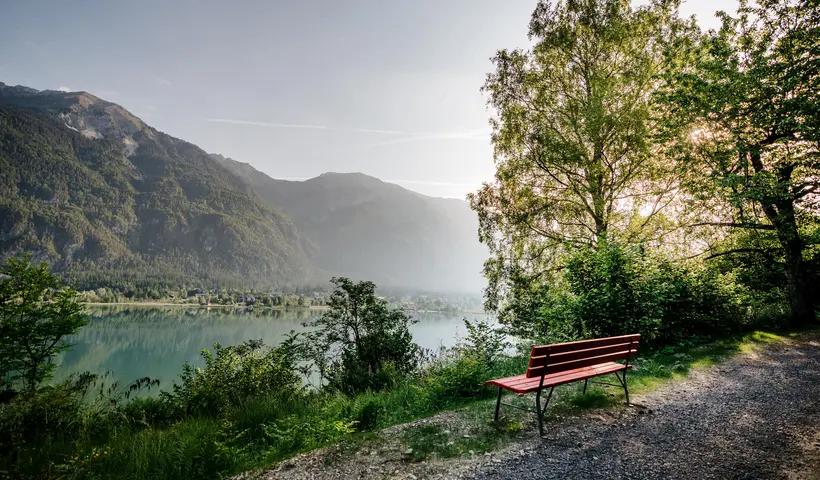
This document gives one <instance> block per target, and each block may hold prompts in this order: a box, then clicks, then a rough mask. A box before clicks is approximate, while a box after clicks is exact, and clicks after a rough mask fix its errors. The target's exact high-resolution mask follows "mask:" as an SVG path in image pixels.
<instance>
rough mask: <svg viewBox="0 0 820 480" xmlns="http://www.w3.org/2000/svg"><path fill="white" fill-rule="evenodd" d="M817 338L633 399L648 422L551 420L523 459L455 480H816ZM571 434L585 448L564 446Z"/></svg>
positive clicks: (819, 413)
mask: <svg viewBox="0 0 820 480" xmlns="http://www.w3.org/2000/svg"><path fill="white" fill-rule="evenodd" d="M819 336H820V335H817V334H816V333H814V334H810V335H809V336H808V337H807V338H802V339H800V340H795V341H793V342H792V345H791V346H790V347H789V348H785V347H784V345H782V344H772V345H767V346H765V347H761V348H760V349H759V350H758V351H756V353H753V354H743V355H738V356H735V357H733V358H731V359H729V360H727V361H726V362H725V363H724V364H722V365H721V367H720V368H711V369H701V370H696V371H694V372H693V373H692V376H691V377H690V378H688V379H687V380H684V381H683V382H681V383H678V384H675V385H674V386H667V387H665V388H663V387H662V388H661V389H659V390H657V391H655V392H653V393H650V394H647V395H643V396H641V397H640V398H636V399H635V400H636V402H635V403H636V405H635V406H636V407H637V406H641V407H646V412H651V415H641V414H640V413H644V412H643V410H644V409H642V408H638V409H634V411H633V412H629V410H630V409H624V411H625V413H624V415H623V419H622V420H623V421H619V422H616V423H609V424H606V423H603V422H595V421H590V417H589V416H582V417H579V418H576V419H573V420H569V421H564V422H559V423H554V422H551V423H550V424H548V425H546V429H547V432H548V433H547V435H546V436H545V438H543V439H540V440H535V439H534V440H533V441H534V442H537V443H538V446H537V448H536V449H535V451H534V452H533V453H532V455H531V456H530V457H528V458H527V459H526V460H525V461H522V460H521V459H520V458H516V459H507V460H506V461H504V462H502V463H501V464H500V465H495V466H494V468H493V470H492V471H489V470H483V469H481V468H480V467H479V468H477V469H476V470H475V471H474V472H472V474H471V475H465V476H464V477H466V478H473V479H475V480H490V479H516V480H526V479H552V478H555V479H559V478H560V479H566V478H573V479H602V478H612V479H616V478H617V479H620V478H624V479H626V478H628V479H658V478H670V479H671V478H683V477H686V478H698V479H766V480H769V479H820V448H818V443H816V442H817V438H820V400H819V399H820V342H818V340H817V339H818V337H819ZM636 397H637V396H636ZM567 422H569V423H572V424H573V425H572V426H570V425H569V424H567ZM575 427H577V428H578V430H575ZM567 437H569V438H567ZM579 437H582V438H584V439H585V440H587V441H585V442H574V443H573V441H572V440H577V439H578V438H579ZM566 445H574V448H567V446H566Z"/></svg>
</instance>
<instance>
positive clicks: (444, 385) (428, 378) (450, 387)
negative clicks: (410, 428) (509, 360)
mask: <svg viewBox="0 0 820 480" xmlns="http://www.w3.org/2000/svg"><path fill="white" fill-rule="evenodd" d="M464 326H465V327H466V329H467V337H465V338H464V339H463V340H461V341H460V342H458V343H457V344H456V345H455V346H454V347H453V349H452V350H451V351H449V352H447V351H445V352H443V354H442V355H441V356H440V357H439V358H438V359H437V360H436V361H434V362H433V363H432V364H431V365H430V366H429V367H428V368H427V371H426V372H425V375H423V377H422V382H421V385H422V388H423V389H424V391H425V393H426V395H427V399H428V402H429V407H430V408H432V409H439V408H445V407H447V406H450V405H453V404H455V403H456V402H458V401H460V400H464V399H468V398H469V399H473V398H480V397H482V396H484V395H486V394H487V392H488V390H487V388H486V387H485V386H484V382H485V381H487V380H488V379H489V378H496V375H497V374H498V371H497V367H498V364H499V363H500V360H501V359H503V358H505V357H504V355H503V354H504V349H505V348H506V347H507V346H508V343H507V341H506V340H505V334H504V332H502V331H501V330H499V329H496V328H493V327H492V326H491V325H490V324H488V323H487V322H486V321H483V320H481V321H478V322H475V323H473V322H470V321H469V320H467V319H466V318H465V319H464Z"/></svg>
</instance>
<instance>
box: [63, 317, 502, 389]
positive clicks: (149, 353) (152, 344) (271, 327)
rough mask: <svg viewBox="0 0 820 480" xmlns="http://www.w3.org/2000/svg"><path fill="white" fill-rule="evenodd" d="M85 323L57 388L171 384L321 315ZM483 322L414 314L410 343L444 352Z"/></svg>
mask: <svg viewBox="0 0 820 480" xmlns="http://www.w3.org/2000/svg"><path fill="white" fill-rule="evenodd" d="M89 310H90V313H91V318H90V321H89V323H88V325H86V326H85V327H83V328H82V329H81V330H80V331H79V332H78V333H77V334H76V335H73V336H71V337H69V338H68V341H69V342H70V343H72V344H74V345H73V347H72V349H71V351H68V352H66V353H64V354H63V355H62V357H61V358H60V360H59V361H60V363H61V364H60V366H59V367H58V369H57V372H56V374H55V380H56V381H59V380H62V379H64V378H66V377H67V376H68V375H69V374H71V373H74V372H81V371H89V372H92V373H97V374H104V373H106V372H108V378H109V380H116V381H119V382H120V384H121V385H127V384H129V383H130V382H132V381H133V380H135V379H137V378H140V377H145V376H148V377H151V378H155V379H158V380H159V381H160V388H161V389H170V387H171V384H172V383H173V381H174V380H175V379H177V375H178V374H179V372H180V371H181V369H182V365H183V364H184V363H185V362H190V363H192V364H194V365H198V366H201V365H202V361H201V357H200V355H199V352H200V351H201V350H202V349H203V348H208V349H210V348H211V346H212V345H213V344H214V343H216V342H220V343H221V344H223V345H234V344H238V343H242V342H243V341H245V340H249V339H260V338H261V339H262V340H264V341H265V343H267V344H269V345H276V344H278V343H279V342H281V341H282V340H283V339H284V338H285V336H286V335H287V334H288V333H289V332H290V331H292V330H296V331H300V330H303V329H304V327H302V323H303V322H306V321H310V319H311V317H316V316H320V315H322V313H323V312H322V311H321V310H298V311H296V310H292V311H281V310H268V309H257V310H255V311H253V312H245V311H242V310H238V309H221V308H210V309H204V308H182V307H93V308H90V309H89ZM465 317H467V318H469V319H471V320H472V319H478V318H486V317H485V316H484V315H480V314H465V313H455V314H419V315H416V316H415V317H414V318H415V319H416V320H418V323H415V324H414V325H412V327H411V331H412V333H413V337H414V339H415V341H416V343H418V344H419V345H421V346H422V347H424V348H429V349H438V348H440V347H442V346H444V347H447V346H452V345H453V344H454V343H455V342H456V340H457V338H458V337H459V336H464V334H465V329H464V323H463V321H462V320H463V318H465Z"/></svg>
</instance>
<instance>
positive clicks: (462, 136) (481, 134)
mask: <svg viewBox="0 0 820 480" xmlns="http://www.w3.org/2000/svg"><path fill="white" fill-rule="evenodd" d="M489 138H490V131H489V130H486V129H482V130H472V131H468V132H454V133H429V134H416V135H411V136H408V137H405V138H396V139H394V140H387V141H384V142H379V143H371V144H370V145H364V146H363V147H362V148H376V147H384V146H388V145H398V144H401V143H411V142H428V141H432V140H489Z"/></svg>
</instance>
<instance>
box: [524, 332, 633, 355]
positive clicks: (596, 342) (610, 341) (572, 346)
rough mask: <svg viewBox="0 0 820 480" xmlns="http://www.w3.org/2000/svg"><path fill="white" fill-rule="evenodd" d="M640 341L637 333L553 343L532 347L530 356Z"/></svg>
mask: <svg viewBox="0 0 820 480" xmlns="http://www.w3.org/2000/svg"><path fill="white" fill-rule="evenodd" d="M640 339H641V335H640V334H638V333H634V334H631V335H621V336H618V337H607V338H595V339H592V340H579V341H577V342H566V343H553V344H550V345H536V346H534V347H532V352H531V353H530V356H532V357H540V356H542V355H546V354H547V353H550V354H554V353H564V352H571V351H575V350H586V349H590V348H596V347H605V346H608V345H617V344H619V343H629V342H630V341H633V342H635V343H637V342H639V341H640Z"/></svg>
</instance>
